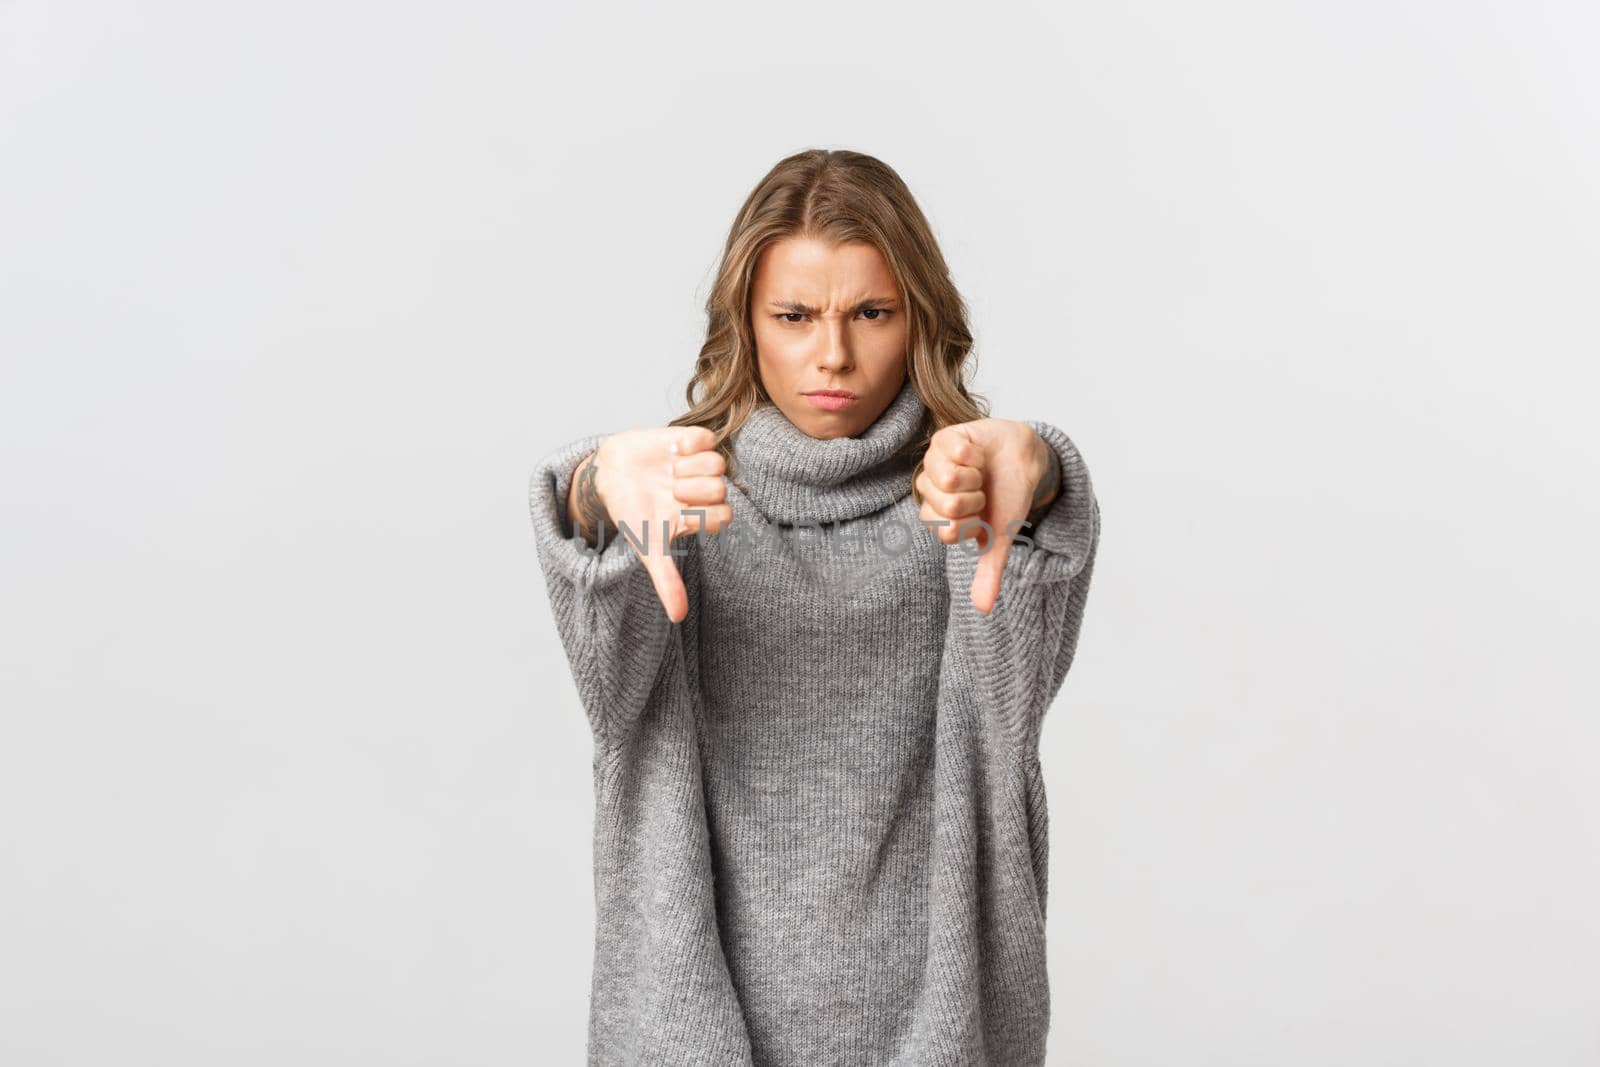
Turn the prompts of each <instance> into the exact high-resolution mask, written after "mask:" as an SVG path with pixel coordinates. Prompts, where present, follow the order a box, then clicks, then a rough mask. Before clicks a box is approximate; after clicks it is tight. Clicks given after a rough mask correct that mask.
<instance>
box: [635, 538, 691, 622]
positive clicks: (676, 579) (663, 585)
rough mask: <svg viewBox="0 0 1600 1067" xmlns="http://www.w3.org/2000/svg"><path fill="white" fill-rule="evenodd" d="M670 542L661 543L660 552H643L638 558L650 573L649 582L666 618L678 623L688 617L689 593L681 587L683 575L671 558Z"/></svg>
mask: <svg viewBox="0 0 1600 1067" xmlns="http://www.w3.org/2000/svg"><path fill="white" fill-rule="evenodd" d="M670 544H671V542H668V543H667V544H665V545H662V547H661V551H660V552H655V551H650V552H644V553H642V554H641V555H640V557H639V558H640V559H641V560H643V562H644V569H645V571H646V572H648V573H649V575H650V584H651V585H653V586H655V590H656V599H658V600H660V601H661V606H662V608H663V609H665V610H666V613H667V618H669V619H671V620H672V621H673V622H675V623H678V622H682V621H683V620H684V619H685V618H686V617H688V614H689V593H688V591H687V590H685V589H684V587H683V576H682V575H681V574H679V573H678V565H677V564H676V563H674V562H673V560H672V555H671V552H670V547H669V546H670Z"/></svg>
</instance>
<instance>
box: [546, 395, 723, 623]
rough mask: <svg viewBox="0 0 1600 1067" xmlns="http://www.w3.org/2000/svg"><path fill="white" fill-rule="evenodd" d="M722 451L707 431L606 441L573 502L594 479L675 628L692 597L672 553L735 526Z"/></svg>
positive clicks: (654, 430) (646, 432) (652, 432)
mask: <svg viewBox="0 0 1600 1067" xmlns="http://www.w3.org/2000/svg"><path fill="white" fill-rule="evenodd" d="M716 444H717V435H716V434H714V433H712V432H711V431H710V430H708V429H706V428H705V427H704V426H661V427H650V428H647V429H641V430H628V431H626V432H624V433H618V434H612V435H611V436H609V437H606V438H604V439H602V440H601V442H600V446H599V447H598V448H596V449H595V450H594V452H592V453H591V454H590V455H589V456H588V458H587V459H586V460H585V461H584V463H583V464H580V465H579V467H578V469H577V471H576V477H575V478H574V486H573V491H574V496H575V497H580V496H581V495H582V493H583V492H584V491H585V489H584V487H583V485H582V484H581V483H582V482H583V481H584V480H585V479H590V483H589V484H590V485H591V486H592V490H593V492H594V494H595V495H596V496H597V497H598V501H599V504H600V506H601V507H602V508H603V509H604V511H605V514H606V515H607V516H608V517H609V518H610V520H611V522H612V523H613V524H614V525H617V524H626V525H627V527H628V534H629V536H622V535H621V533H620V531H619V533H618V534H617V535H616V536H622V539H623V541H624V542H625V543H626V544H627V545H628V547H629V550H630V551H633V552H635V553H637V554H638V555H639V558H640V559H641V560H642V561H643V563H644V568H645V570H646V571H647V572H648V573H649V575H650V582H651V584H652V585H653V586H655V591H656V598H657V599H659V600H660V601H661V606H662V608H663V609H664V610H665V611H666V613H667V618H669V619H671V620H672V621H673V622H675V623H678V622H682V621H683V620H684V618H685V617H686V616H687V615H688V614H689V595H688V593H687V592H686V591H685V590H684V587H683V577H682V575H680V574H679V573H678V565H677V563H676V562H675V561H674V558H673V556H672V554H671V551H670V547H669V546H670V545H671V543H672V542H673V541H676V540H677V539H678V538H679V537H681V536H683V535H684V534H692V533H695V532H698V531H702V530H703V531H705V532H707V533H716V532H717V531H718V530H720V529H722V528H723V527H724V526H726V525H727V524H728V523H730V522H732V521H733V509H732V508H730V507H729V506H728V502H727V490H726V483H725V482H724V481H723V479H722V476H723V472H724V470H725V469H726V465H727V464H726V461H725V460H724V459H723V458H722V453H720V452H718V451H717V450H716ZM585 466H587V467H589V468H591V470H589V471H586V470H585V469H584V468H585ZM686 509H690V510H689V511H688V513H686ZM700 511H704V512H705V514H704V517H703V518H702V516H701V515H700V514H699V512H700ZM663 523H664V524H665V526H663ZM663 529H665V531H666V534H665V536H663V533H662V531H663ZM647 531H648V539H647V537H646V532H647ZM634 539H637V540H638V541H639V542H640V544H638V545H635V544H634V543H633V540H634Z"/></svg>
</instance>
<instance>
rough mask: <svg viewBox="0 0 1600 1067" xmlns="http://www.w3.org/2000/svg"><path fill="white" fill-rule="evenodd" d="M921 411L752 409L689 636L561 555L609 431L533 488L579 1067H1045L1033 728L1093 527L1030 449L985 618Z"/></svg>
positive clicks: (687, 573) (623, 555) (624, 563)
mask: <svg viewBox="0 0 1600 1067" xmlns="http://www.w3.org/2000/svg"><path fill="white" fill-rule="evenodd" d="M926 415H927V413H926V409H925V408H924V406H923V404H922V401H921V400H920V398H919V397H918V396H917V394H916V393H915V391H914V390H913V388H912V387H911V385H910V383H909V382H908V383H907V384H906V385H905V387H904V388H902V390H901V392H900V393H899V394H898V396H897V397H896V398H895V400H894V401H893V403H892V404H891V406H890V407H889V408H888V409H886V410H885V412H884V413H883V414H882V415H880V416H879V418H878V419H877V421H875V422H874V423H873V424H872V425H871V426H870V427H868V428H867V429H866V430H865V431H863V432H862V433H861V434H860V435H859V436H858V437H853V438H837V439H832V440H821V439H816V438H812V437H809V436H808V435H806V434H805V433H804V432H802V431H801V430H799V429H798V428H797V427H796V426H795V425H794V424H793V423H791V422H790V421H789V420H788V418H787V417H786V416H785V415H783V413H782V412H781V411H780V410H779V409H778V408H777V407H775V406H774V405H772V404H771V403H770V402H768V403H764V404H763V405H762V406H760V407H759V408H758V409H757V410H756V411H755V412H754V413H753V415H752V416H751V417H750V419H749V420H748V421H747V422H746V423H745V425H744V426H743V427H741V428H740V430H739V431H738V432H737V433H736V434H735V435H734V439H733V458H734V465H733V467H732V468H731V470H730V472H729V473H730V475H731V478H730V479H729V480H728V502H729V504H730V505H731V507H732V509H733V516H734V518H733V522H732V524H731V525H729V526H727V527H725V528H724V529H723V530H722V531H721V532H719V533H716V534H702V535H700V536H699V537H698V538H696V537H694V536H689V537H686V538H683V539H680V540H679V541H675V542H673V543H672V551H674V552H675V553H681V555H679V557H678V558H677V560H676V562H677V564H678V568H679V570H680V572H681V573H682V575H683V580H684V586H685V588H686V589H687V591H688V594H689V614H688V617H687V618H686V619H685V620H684V621H683V622H682V623H680V624H677V625H673V624H672V623H671V622H670V620H668V618H667V616H666V613H665V612H664V611H663V609H662V607H661V605H660V603H659V602H658V601H657V599H656V596H655V591H654V588H653V586H652V585H651V582H650V579H649V575H648V573H647V572H646V571H645V569H644V566H643V564H642V563H641V562H640V561H639V558H638V555H637V552H636V551H635V550H634V548H633V547H632V546H630V545H629V544H627V543H625V542H624V541H623V540H622V539H621V538H620V537H618V538H613V539H612V540H611V541H610V542H609V543H607V544H606V545H604V547H603V550H598V551H597V550H595V549H593V548H590V547H588V546H586V545H585V543H584V542H582V541H581V540H578V539H576V538H570V539H569V527H568V526H567V515H566V499H567V491H568V487H569V485H570V481H571V477H572V474H573V470H574V467H575V466H576V464H577V461H578V460H579V459H580V458H581V457H582V456H583V455H584V454H585V453H586V452H588V451H590V450H591V449H593V448H594V447H595V446H596V445H597V444H598V443H599V441H600V440H601V435H592V436H588V437H584V438H582V439H580V440H576V441H573V442H571V443H569V444H567V445H564V446H562V447H560V448H558V449H556V450H555V451H554V452H553V453H552V454H551V455H549V456H547V457H546V458H545V459H543V460H542V461H541V462H540V463H539V464H538V466H537V469H536V470H535V471H534V474H533V477H532V481H531V487H530V488H531V494H530V502H531V506H532V515H533V525H534V530H535V534H536V545H537V551H538V556H539V560H540V564H541V567H542V568H543V571H544V575H545V583H546V588H547V591H548V594H549V598H550V604H551V607H552V609H553V612H554V617H555V622H556V627H557V631H558V633H559V635H560V638H561V641H562V643H563V646H564V649H565V652H566V656H567V660H568V662H569V664H570V666H571V668H572V676H573V679H574V681H575V683H576V688H577V695H578V697H579V700H580V702H581V704H582V706H583V708H584V710H585V712H586V714H587V718H588V722H589V725H590V727H591V733H592V736H593V741H594V748H593V770H594V803H595V807H594V824H593V837H594V871H593V873H594V893H595V919H596V929H595V946H594V958H593V971H592V979H591V985H590V1007H589V1034H588V1041H589V1051H588V1058H589V1063H590V1064H591V1067H594V1065H602V1067H613V1065H629V1067H633V1065H651V1067H669V1065H671V1067H676V1065H705V1067H736V1065H752V1067H754V1065H762V1067H766V1065H773V1067H827V1065H835V1064H838V1065H844V1064H849V1065H873V1067H878V1065H892V1067H956V1065H961V1067H967V1065H976V1064H987V1065H996V1067H1011V1065H1036V1064H1041V1063H1043V1062H1044V1055H1045V1038H1046V1032H1047V1030H1048V1026H1049V1015H1050V997H1049V988H1048V984H1047V980H1046V973H1045V899H1046V872H1047V864H1046V857H1047V849H1048V834H1047V822H1046V805H1045V791H1044V780H1043V777H1042V775H1041V772H1040V765H1039V753H1038V748H1039V728H1040V722H1041V719H1042V716H1043V714H1044V712H1045V709H1046V707H1047V706H1048V705H1049V704H1050V702H1051V700H1052V698H1053V697H1054V696H1055V694H1056V693H1057V691H1058V690H1059V688H1060V686H1061V684H1062V681H1063V679H1064V678H1065V676H1066V673H1067V670H1068V668H1069V667H1070V666H1071V663H1072V658H1073V650H1074V647H1075V645H1076V643H1077V636H1078V630H1079V624H1080V622H1081V620H1082V617H1083V611H1084V606H1085V603H1086V600H1087V596H1088V592H1089V581H1090V576H1091V574H1092V573H1093V566H1094V557H1095V550H1096V547H1097V545H1098V542H1099V528H1100V517H1099V507H1098V504H1097V503H1096V500H1095V496H1094V493H1093V490H1092V488H1091V486H1090V481H1089V475H1088V471H1087V469H1086V468H1085V466H1084V461H1083V458H1082V457H1081V456H1080V455H1079V453H1078V450H1077V448H1076V447H1074V445H1073V443H1072V441H1071V440H1070V439H1069V438H1068V437H1067V435H1066V434H1064V433H1062V432H1061V431H1060V430H1059V429H1057V428H1055V427H1054V426H1052V425H1050V424H1048V423H1043V422H1030V423H1029V425H1031V426H1032V427H1033V428H1034V429H1035V430H1036V431H1038V433H1039V434H1040V435H1041V436H1042V437H1043V439H1044V440H1045V441H1046V442H1047V443H1048V444H1049V445H1050V446H1051V447H1053V448H1054V449H1055V450H1056V452H1057V454H1058V456H1059V457H1060V460H1061V471H1062V484H1061V491H1060V495H1059V496H1058V498H1057V499H1056V501H1055V502H1054V503H1053V504H1052V505H1051V507H1050V508H1049V510H1048V512H1047V513H1046V514H1045V516H1044V517H1043V518H1042V520H1041V521H1040V522H1039V523H1038V524H1037V525H1036V526H1035V527H1034V528H1033V529H1032V532H1031V534H1030V533H1029V532H1028V531H1027V530H1024V531H1023V535H1024V536H1029V537H1031V539H1032V541H1033V547H1032V548H1029V547H1028V546H1027V545H1026V544H1024V543H1020V542H1019V543H1014V544H1013V545H1012V547H1011V549H1010V555H1009V556H1008V558H1007V562H1006V567H1005V573H1004V577H1003V579H1002V584H1001V592H1000V596H999V599H998V602H997V603H996V605H995V608H994V611H993V612H992V613H991V614H990V615H989V616H984V615H981V614H979V613H978V611H977V610H976V609H975V608H973V606H972V602H971V600H970V598H969V589H970V587H971V585H972V578H973V574H974V570H975V567H976V554H975V552H974V551H973V550H972V546H971V542H970V541H969V542H966V543H965V545H960V544H958V545H953V546H948V547H947V546H945V545H944V544H943V543H942V542H940V541H939V540H938V539H937V538H936V537H935V536H933V534H932V533H931V532H930V531H929V530H928V529H927V527H926V526H924V525H922V524H921V523H920V522H919V521H918V512H919V508H918V506H917V504H916V501H915V499H914V498H913V497H912V495H911V492H910V490H911V474H912V470H913V467H914V459H915V457H914V456H913V455H911V454H910V453H909V452H908V451H907V449H908V447H910V446H913V445H914V444H915V443H916V436H917V434H918V431H919V430H920V428H921V426H922V424H923V420H924V419H925V418H926ZM617 518H618V519H619V520H621V521H623V522H627V523H628V524H629V525H630V528H631V529H632V530H633V531H634V533H635V535H636V536H642V532H641V531H640V530H639V523H638V522H637V521H635V520H634V519H633V518H632V517H630V516H617ZM660 525H661V524H660V521H659V520H657V522H656V523H655V530H654V531H652V532H651V534H650V536H651V541H650V543H649V546H648V548H649V550H650V551H662V548H661V545H660V542H659V538H660V532H661V531H660ZM736 531H742V536H741V535H739V534H736ZM1001 536H1004V533H1003V532H1002V533H1001Z"/></svg>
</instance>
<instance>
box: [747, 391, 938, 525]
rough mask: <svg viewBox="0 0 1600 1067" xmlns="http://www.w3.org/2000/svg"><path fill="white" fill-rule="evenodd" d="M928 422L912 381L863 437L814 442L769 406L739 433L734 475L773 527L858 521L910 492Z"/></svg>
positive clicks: (767, 403) (759, 408)
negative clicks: (919, 444)
mask: <svg viewBox="0 0 1600 1067" xmlns="http://www.w3.org/2000/svg"><path fill="white" fill-rule="evenodd" d="M926 416H927V408H926V407H925V406H924V404H923V403H922V398H921V397H919V396H918V395H917V393H916V390H915V389H913V388H912V385H911V379H910V378H907V379H906V381H905V382H904V384H902V385H901V387H900V392H899V393H898V394H896V395H895V398H894V400H893V401H891V402H890V404H889V406H888V407H887V408H885V409H884V411H883V413H882V414H881V415H879V416H878V418H877V420H876V421H875V422H873V424H872V425H871V426H868V427H867V428H866V429H865V430H863V431H862V432H861V434H860V436H858V437H836V438H832V439H829V440H822V439H819V438H816V437H812V436H811V435H809V434H807V433H806V432H805V431H804V430H802V429H800V428H799V427H798V426H796V425H795V424H794V423H792V422H790V421H789V417H788V416H787V415H785V414H784V413H783V411H782V410H781V409H780V408H779V407H778V406H777V405H776V404H774V403H772V402H771V401H770V400H767V401H763V402H762V403H761V404H759V405H758V406H757V407H756V409H755V410H754V411H752V412H751V413H750V415H749V417H748V418H747V419H746V420H745V422H744V425H743V426H741V427H739V429H738V430H737V431H736V432H735V433H734V435H733V441H732V452H733V461H734V462H733V470H732V471H730V472H729V473H730V474H731V475H732V476H733V478H734V479H735V480H736V481H737V482H738V483H739V484H740V485H741V487H742V488H743V489H744V491H745V495H746V496H747V497H749V498H750V502H751V503H752V504H754V505H755V507H756V510H757V511H759V512H761V514H763V515H765V516H766V517H767V519H769V520H770V521H772V522H777V523H798V522H820V523H832V522H841V521H843V520H846V519H854V518H859V517H860V516H862V515H869V514H871V513H872V512H874V511H880V510H882V509H883V508H886V507H888V506H889V505H890V504H893V503H894V502H895V501H897V500H899V499H900V498H901V497H903V496H905V495H906V494H907V493H909V492H911V472H912V470H914V469H915V467H916V460H915V458H914V456H913V454H912V452H913V450H914V448H915V446H916V444H917V442H918V440H919V438H920V433H919V431H920V430H921V429H922V425H923V421H924V419H925V418H926Z"/></svg>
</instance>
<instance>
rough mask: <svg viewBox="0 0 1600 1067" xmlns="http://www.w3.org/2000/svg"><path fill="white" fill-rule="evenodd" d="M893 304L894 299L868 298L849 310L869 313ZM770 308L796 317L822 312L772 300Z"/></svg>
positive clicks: (810, 307)
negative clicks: (792, 313) (790, 312)
mask: <svg viewBox="0 0 1600 1067" xmlns="http://www.w3.org/2000/svg"><path fill="white" fill-rule="evenodd" d="M893 303H894V299H893V298H892V297H886V296H869V297H867V299H865V300H863V301H861V302H860V303H859V304H857V305H856V306H855V307H853V308H851V309H850V313H851V314H852V315H853V314H855V313H856V312H858V311H869V310H871V309H873V308H882V307H885V306H887V305H889V304H893ZM771 306H772V307H775V308H782V309H783V310H785V311H792V312H794V313H795V314H797V315H815V314H817V313H818V312H819V311H821V310H822V309H821V308H814V307H812V306H811V305H810V304H804V303H801V302H800V301H798V300H773V301H771Z"/></svg>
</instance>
